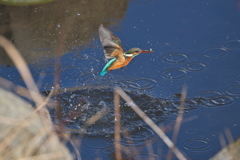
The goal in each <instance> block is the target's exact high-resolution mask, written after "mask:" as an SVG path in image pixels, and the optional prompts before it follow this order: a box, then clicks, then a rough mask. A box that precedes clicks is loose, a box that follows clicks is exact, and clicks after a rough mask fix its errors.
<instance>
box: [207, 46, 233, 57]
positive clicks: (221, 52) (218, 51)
mask: <svg viewBox="0 0 240 160" xmlns="http://www.w3.org/2000/svg"><path fill="white" fill-rule="evenodd" d="M228 54H229V52H228V50H227V49H226V48H211V49H207V50H205V51H204V55H205V56H206V57H212V58H219V57H224V56H226V55H228Z"/></svg>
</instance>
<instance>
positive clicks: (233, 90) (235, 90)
mask: <svg viewBox="0 0 240 160" xmlns="http://www.w3.org/2000/svg"><path fill="white" fill-rule="evenodd" d="M227 93H228V94H230V95H236V96H239V95H240V85H234V86H230V87H228V88H227Z"/></svg>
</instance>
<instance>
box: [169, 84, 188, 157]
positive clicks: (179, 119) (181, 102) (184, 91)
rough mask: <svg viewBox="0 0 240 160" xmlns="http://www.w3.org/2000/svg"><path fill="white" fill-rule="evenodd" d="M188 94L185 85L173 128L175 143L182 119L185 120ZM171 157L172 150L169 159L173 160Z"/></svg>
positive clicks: (173, 140)
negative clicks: (184, 114)
mask: <svg viewBox="0 0 240 160" xmlns="http://www.w3.org/2000/svg"><path fill="white" fill-rule="evenodd" d="M186 96H187V87H186V85H184V86H183V89H182V93H181V99H180V106H179V109H178V115H177V119H176V123H175V126H174V129H173V136H172V142H173V143H174V144H176V142H177V136H178V133H179V130H180V127H181V124H182V121H183V113H184V105H185V102H186ZM171 159H172V153H171V150H170V151H169V154H168V160H171Z"/></svg>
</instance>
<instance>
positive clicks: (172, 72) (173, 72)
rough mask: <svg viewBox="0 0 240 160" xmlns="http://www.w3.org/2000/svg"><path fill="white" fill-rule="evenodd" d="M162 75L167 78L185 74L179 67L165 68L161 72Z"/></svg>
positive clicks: (175, 77)
mask: <svg viewBox="0 0 240 160" xmlns="http://www.w3.org/2000/svg"><path fill="white" fill-rule="evenodd" d="M162 76H163V77H164V78H168V79H180V78H183V77H185V76H186V72H185V71H184V70H181V69H177V68H176V69H175V68H172V69H166V70H164V71H163V72H162Z"/></svg>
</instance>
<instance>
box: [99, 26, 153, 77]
mask: <svg viewBox="0 0 240 160" xmlns="http://www.w3.org/2000/svg"><path fill="white" fill-rule="evenodd" d="M99 37H100V41H101V43H102V46H103V48H104V55H105V57H106V59H110V60H109V61H108V62H107V64H106V65H105V66H104V67H103V69H102V71H101V72H100V76H104V75H105V74H106V73H107V71H112V70H114V69H118V68H122V67H124V66H126V65H128V63H129V62H130V61H131V60H132V59H133V58H134V57H136V56H137V55H139V54H140V53H151V52H153V51H152V50H142V49H140V48H131V49H129V50H128V51H126V52H124V50H123V49H122V46H121V40H120V39H119V38H118V37H117V36H116V35H115V34H113V33H112V32H111V31H110V30H108V29H106V28H104V27H103V25H102V24H101V25H100V26H99Z"/></svg>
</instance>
